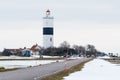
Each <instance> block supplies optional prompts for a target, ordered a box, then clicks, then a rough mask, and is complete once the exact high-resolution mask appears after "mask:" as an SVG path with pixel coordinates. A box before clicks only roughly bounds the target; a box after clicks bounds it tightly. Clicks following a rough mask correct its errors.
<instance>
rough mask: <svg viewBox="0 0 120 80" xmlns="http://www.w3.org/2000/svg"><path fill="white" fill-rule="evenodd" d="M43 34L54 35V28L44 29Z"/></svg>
mask: <svg viewBox="0 0 120 80" xmlns="http://www.w3.org/2000/svg"><path fill="white" fill-rule="evenodd" d="M43 34H47V35H53V28H43Z"/></svg>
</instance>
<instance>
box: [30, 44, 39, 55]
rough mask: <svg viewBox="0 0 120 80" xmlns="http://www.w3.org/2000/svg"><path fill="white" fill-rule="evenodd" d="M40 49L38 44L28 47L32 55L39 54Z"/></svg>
mask: <svg viewBox="0 0 120 80" xmlns="http://www.w3.org/2000/svg"><path fill="white" fill-rule="evenodd" d="M40 50H41V48H40V46H39V45H38V44H36V45H33V46H32V47H31V48H30V51H31V53H32V55H39V52H40Z"/></svg>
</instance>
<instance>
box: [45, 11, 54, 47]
mask: <svg viewBox="0 0 120 80" xmlns="http://www.w3.org/2000/svg"><path fill="white" fill-rule="evenodd" d="M53 19H54V18H53V17H52V16H51V12H50V10H47V11H46V16H45V17H43V47H44V48H50V47H53V35H54V30H53Z"/></svg>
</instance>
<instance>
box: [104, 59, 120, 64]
mask: <svg viewBox="0 0 120 80" xmlns="http://www.w3.org/2000/svg"><path fill="white" fill-rule="evenodd" d="M104 60H106V61H109V62H111V63H113V64H120V58H110V59H104Z"/></svg>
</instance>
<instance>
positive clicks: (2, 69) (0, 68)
mask: <svg viewBox="0 0 120 80" xmlns="http://www.w3.org/2000/svg"><path fill="white" fill-rule="evenodd" d="M17 69H18V68H12V69H5V68H4V67H0V72H5V71H13V70H17Z"/></svg>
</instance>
